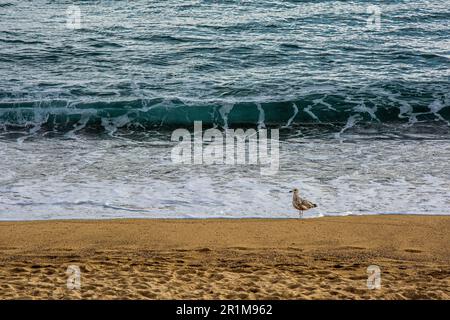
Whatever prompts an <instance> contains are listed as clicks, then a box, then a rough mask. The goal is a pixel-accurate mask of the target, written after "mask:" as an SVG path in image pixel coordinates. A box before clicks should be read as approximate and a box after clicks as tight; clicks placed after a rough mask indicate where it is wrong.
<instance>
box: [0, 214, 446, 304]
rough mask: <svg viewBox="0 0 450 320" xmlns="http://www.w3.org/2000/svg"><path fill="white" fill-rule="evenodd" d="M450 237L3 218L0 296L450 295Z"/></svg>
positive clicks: (374, 227)
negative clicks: (70, 284)
mask: <svg viewBox="0 0 450 320" xmlns="http://www.w3.org/2000/svg"><path fill="white" fill-rule="evenodd" d="M449 244H450V216H406V215H405V216H398V215H392V216H353V217H328V218H318V219H304V220H296V219H283V220H270V219H248V220H246V219H244V220H215V219H211V220H105V221H33V222H0V298H1V299H13V298H21V299H73V298H84V299H93V298H99V299H116V298H121V299H127V298H129V299H178V298H184V299H200V298H204V299H225V298H226V299H262V298H264V299H373V298H377V299H380V298H381V299H413V298H424V299H450V246H449ZM372 264H375V265H378V266H379V267H380V269H381V281H382V282H381V289H375V290H369V289H368V288H367V267H368V266H369V265H372ZM69 265H77V266H79V267H80V269H81V289H80V290H69V289H67V286H66V279H67V275H66V274H65V272H66V269H67V267H68V266H69Z"/></svg>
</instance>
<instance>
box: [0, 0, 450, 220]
mask: <svg viewBox="0 0 450 320" xmlns="http://www.w3.org/2000/svg"><path fill="white" fill-rule="evenodd" d="M449 17H450V6H449V3H448V2H447V1H436V0H432V1H418V0H412V1H406V0H404V1H400V0H398V1H394V0H390V1H368V0H367V1H364V0H359V1H328V0H318V1H306V0H305V1H300V0H298V1H294V0H290V1H289V0H285V1H281V0H271V1H269V0H261V1H254V0H248V1H245V0H240V1H239V0H236V1H233V0H197V1H194V0H191V1H172V0H165V1H163V0H154V1H149V0H147V1H145V0H136V1H127V0H117V1H112V0H109V1H108V0H97V1H94V0H93V1H90V0H85V1H51V0H29V1H16V0H0V155H1V157H2V161H1V163H0V173H1V174H0V219H1V220H28V219H55V218H122V217H148V218H156V217H167V218H197V217H230V218H243V217H279V218H284V217H295V216H296V212H295V210H293V209H292V208H291V207H290V197H289V196H290V195H289V193H288V191H289V189H291V188H292V187H294V186H296V187H299V188H300V190H301V192H302V194H303V195H305V196H307V197H308V198H310V199H311V200H313V201H315V202H317V204H318V205H319V207H318V208H317V209H314V210H311V211H309V212H308V213H307V214H306V216H307V217H316V216H322V215H343V214H373V213H399V214H403V213H413V214H449V213H450V191H449V190H450V169H449V166H448V163H449V161H450V47H449V43H450V42H449V39H450V18H449ZM194 121H202V122H203V124H204V126H205V128H207V127H214V128H217V129H219V130H224V129H226V128H256V129H258V128H259V129H261V128H277V129H279V130H280V169H279V172H278V173H277V174H276V175H274V176H270V177H265V176H261V175H260V170H259V168H258V167H257V166H248V165H247V166H245V165H243V166H242V165H241V166H227V165H189V166H180V165H176V164H174V163H173V162H172V161H171V157H170V155H171V150H172V148H173V146H174V142H172V141H171V139H170V136H171V132H172V130H174V129H176V128H187V129H192V127H193V122H194Z"/></svg>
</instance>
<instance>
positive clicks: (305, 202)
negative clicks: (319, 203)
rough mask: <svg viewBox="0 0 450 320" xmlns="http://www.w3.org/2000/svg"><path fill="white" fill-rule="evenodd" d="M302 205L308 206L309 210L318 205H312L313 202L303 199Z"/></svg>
mask: <svg viewBox="0 0 450 320" xmlns="http://www.w3.org/2000/svg"><path fill="white" fill-rule="evenodd" d="M302 205H304V206H307V207H309V208H314V207H315V206H316V205H315V204H314V203H312V202H311V201H308V200H305V199H303V201H302Z"/></svg>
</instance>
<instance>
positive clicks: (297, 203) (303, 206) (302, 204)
mask: <svg viewBox="0 0 450 320" xmlns="http://www.w3.org/2000/svg"><path fill="white" fill-rule="evenodd" d="M290 192H292V193H293V194H292V206H293V207H294V208H295V209H297V210H298V211H299V215H300V217H302V216H303V211H305V210H309V209H311V208H316V207H317V205H316V204H315V203H312V202H311V201H308V200H306V199H302V198H301V197H300V194H299V191H298V189H297V188H294V189H292V190H291V191H290Z"/></svg>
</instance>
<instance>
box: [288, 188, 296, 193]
mask: <svg viewBox="0 0 450 320" xmlns="http://www.w3.org/2000/svg"><path fill="white" fill-rule="evenodd" d="M292 192H293V193H298V189H297V188H294V189H292V190H291V191H289V193H292Z"/></svg>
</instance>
